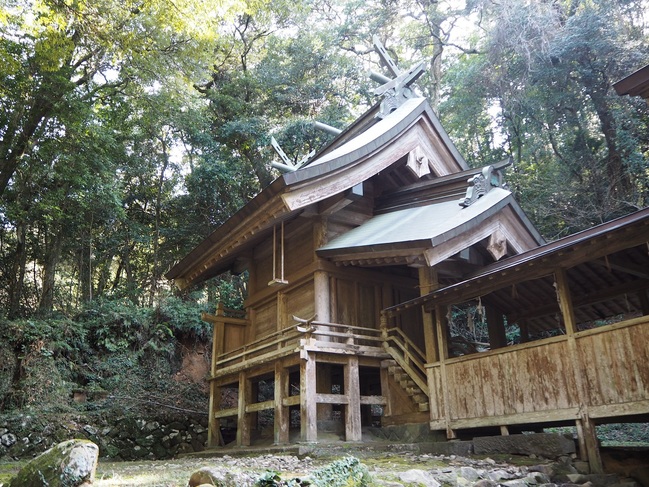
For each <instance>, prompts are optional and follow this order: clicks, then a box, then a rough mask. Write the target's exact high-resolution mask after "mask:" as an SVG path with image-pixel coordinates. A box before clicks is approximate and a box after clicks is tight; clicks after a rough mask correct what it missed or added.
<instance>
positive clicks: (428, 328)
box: [419, 267, 439, 390]
mask: <svg viewBox="0 0 649 487" xmlns="http://www.w3.org/2000/svg"><path fill="white" fill-rule="evenodd" d="M438 288H439V280H438V278H437V270H436V269H435V268H434V267H420V268H419V295H420V296H425V295H426V294H429V293H431V292H433V291H435V290H436V289H438ZM421 314H422V319H423V323H422V325H423V327H424V346H425V352H426V363H431V362H437V361H438V360H439V353H438V351H439V348H438V344H437V335H436V333H435V317H434V316H433V313H428V312H427V311H426V310H425V309H424V307H422V310H421ZM429 390H432V389H430V384H429Z"/></svg>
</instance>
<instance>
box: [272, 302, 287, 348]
mask: <svg viewBox="0 0 649 487" xmlns="http://www.w3.org/2000/svg"><path fill="white" fill-rule="evenodd" d="M286 299H287V298H286V294H285V293H283V292H278V293H277V318H276V319H277V325H276V328H275V330H276V331H281V330H283V329H284V328H286V327H287V326H288V316H287V315H286ZM278 346H279V345H278Z"/></svg>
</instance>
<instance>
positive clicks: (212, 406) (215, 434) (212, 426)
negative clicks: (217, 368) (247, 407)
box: [207, 380, 221, 448]
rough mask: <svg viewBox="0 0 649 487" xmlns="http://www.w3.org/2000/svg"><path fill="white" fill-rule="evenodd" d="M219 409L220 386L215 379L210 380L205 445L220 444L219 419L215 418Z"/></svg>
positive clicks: (210, 446)
mask: <svg viewBox="0 0 649 487" xmlns="http://www.w3.org/2000/svg"><path fill="white" fill-rule="evenodd" d="M220 409H221V388H220V387H218V386H217V385H216V381H214V380H210V403H209V407H208V412H209V417H208V420H207V421H208V425H207V446H208V448H212V447H215V446H219V445H220V444H221V441H220V438H221V421H220V420H219V419H217V418H216V412H217V411H219V410H220Z"/></svg>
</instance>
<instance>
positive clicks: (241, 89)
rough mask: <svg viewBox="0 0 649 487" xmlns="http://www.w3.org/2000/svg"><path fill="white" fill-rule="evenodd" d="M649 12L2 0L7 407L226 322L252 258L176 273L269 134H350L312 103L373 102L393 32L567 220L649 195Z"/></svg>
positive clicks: (545, 225)
mask: <svg viewBox="0 0 649 487" xmlns="http://www.w3.org/2000/svg"><path fill="white" fill-rule="evenodd" d="M648 12H649V2H648V1H647V0H639V1H633V0H535V1H531V0H465V1H462V0H455V1H444V0H439V1H438V0H401V1H390V0H330V1H322V0H318V1H311V0H290V1H288V0H274V1H272V2H270V1H268V0H175V1H170V0H4V1H3V2H2V5H1V7H0V66H2V70H1V72H0V103H1V104H2V109H1V110H0V369H2V370H0V372H3V373H2V374H0V377H5V379H3V380H4V382H3V380H0V410H2V408H3V407H4V408H14V407H18V408H19V407H25V406H28V405H29V404H33V403H37V402H38V401H40V400H43V397H45V396H47V394H45V395H43V394H41V392H42V391H43V390H45V389H44V388H46V387H47V384H46V383H47V380H46V379H47V377H58V378H59V379H60V380H58V382H57V381H54V382H56V384H59V385H60V384H64V383H68V384H77V385H78V384H82V385H84V387H91V388H93V387H94V388H98V389H110V388H111V385H110V384H111V382H110V381H111V380H112V381H113V382H119V381H120V380H121V379H123V377H122V376H120V375H119V374H118V372H119V371H121V372H122V373H123V372H124V371H125V370H130V371H132V370H134V368H137V370H141V371H142V374H143V377H142V383H146V382H147V381H149V382H152V375H151V372H152V371H158V372H157V373H159V374H162V375H164V373H165V372H164V370H166V369H165V367H167V368H169V367H170V366H169V365H168V363H169V358H170V357H172V356H175V355H176V356H177V353H178V350H177V349H178V343H184V344H187V343H191V342H192V341H195V340H197V339H205V338H207V337H208V335H209V333H208V329H207V328H206V325H205V324H203V323H201V322H200V321H199V320H198V316H199V313H200V310H202V309H213V306H214V304H215V303H216V301H218V300H221V301H224V302H225V304H226V306H230V307H237V306H239V305H240V304H241V302H242V299H243V297H244V296H245V282H243V281H241V280H240V279H239V278H236V277H233V276H226V277H224V278H220V279H218V280H212V281H210V282H208V283H206V284H205V285H203V286H201V287H200V288H195V289H192V290H190V291H189V292H187V293H185V294H183V295H178V294H177V293H176V292H175V291H174V289H172V287H171V285H170V283H169V282H167V281H166V279H165V278H164V273H165V271H166V270H168V269H169V268H170V267H171V265H173V263H174V262H176V261H177V260H179V259H180V258H182V257H183V256H184V255H185V254H186V253H187V252H188V251H189V250H191V249H192V248H193V247H194V246H195V245H196V244H197V243H198V242H200V241H201V240H202V239H203V238H204V237H205V236H207V235H208V234H209V233H210V232H211V231H212V230H213V229H214V228H215V227H216V226H218V225H219V224H221V223H223V222H224V221H225V220H226V219H227V218H228V217H229V216H230V215H232V214H233V212H234V211H236V210H237V209H238V208H240V207H241V206H242V205H243V204H244V203H245V202H246V201H247V200H249V199H250V198H251V197H253V196H254V195H255V194H256V193H257V192H259V191H260V189H261V188H263V187H265V186H266V185H268V184H269V183H270V182H271V181H272V180H273V179H274V178H275V177H276V176H277V175H278V173H276V172H275V170H274V169H272V168H271V166H270V162H271V161H272V160H273V157H274V153H273V151H272V149H271V146H270V137H271V136H274V137H275V138H276V139H277V140H278V141H279V143H280V145H281V146H282V148H283V149H284V151H285V152H286V153H287V154H288V155H289V157H290V158H292V159H294V160H296V161H297V160H299V159H301V158H302V157H303V156H304V155H306V154H307V153H308V152H310V151H311V150H312V149H317V148H319V147H321V146H322V145H323V144H325V143H326V142H327V141H328V139H327V137H330V136H328V135H325V134H323V133H322V132H317V131H316V130H314V128H313V126H312V124H311V122H313V121H315V120H317V121H320V122H325V123H327V124H330V125H333V126H336V127H339V128H344V127H345V126H346V125H347V124H349V123H350V122H351V121H352V120H354V119H355V118H356V117H357V116H358V115H359V114H361V113H362V112H363V111H365V110H366V109H367V108H369V107H370V106H371V105H372V104H373V103H375V101H376V100H374V99H373V96H372V95H371V91H370V90H371V89H372V88H373V87H374V83H373V82H372V81H371V80H370V79H369V77H368V72H369V70H373V71H378V72H383V69H382V67H381V66H380V65H379V58H378V56H377V55H376V54H375V53H374V50H373V46H372V35H374V34H376V35H378V37H379V38H380V40H381V41H382V42H383V44H384V45H385V46H386V48H387V49H388V51H389V53H390V55H391V56H392V57H393V58H394V59H395V60H396V61H397V63H398V64H399V65H400V66H402V67H407V66H410V65H412V64H414V63H415V62H418V61H420V60H422V59H425V60H427V62H428V64H429V69H428V71H427V73H426V74H425V75H424V76H423V77H422V78H420V80H419V82H418V87H419V90H420V92H421V93H422V94H424V95H425V96H426V97H427V98H428V99H429V101H430V102H431V105H432V106H433V107H434V109H435V110H436V111H437V113H438V114H439V117H440V119H441V121H442V124H443V126H444V127H445V128H446V130H447V131H448V132H449V134H450V137H451V139H452V140H453V141H454V142H455V144H456V145H457V147H458V149H459V150H460V152H461V153H462V154H463V155H464V157H465V158H466V160H467V162H468V163H469V164H470V165H471V166H484V165H487V164H490V163H493V162H497V161H500V160H503V159H504V158H507V157H512V160H513V166H512V167H511V168H510V169H509V170H508V175H507V180H508V183H509V185H510V188H511V189H512V191H514V193H515V195H516V198H517V199H518V201H519V202H520V204H521V206H522V207H523V209H524V210H525V211H526V213H527V214H528V215H529V217H530V218H531V220H532V221H533V222H534V223H535V224H536V225H537V227H538V228H539V230H540V231H541V233H542V234H543V235H544V236H545V237H546V238H547V239H548V240H552V239H555V238H558V237H561V236H564V235H567V234H570V233H573V232H575V231H578V230H581V229H584V228H588V227H590V226H592V225H594V224H597V223H601V222H604V221H607V220H610V219H612V218H614V217H617V216H620V215H623V214H626V213H629V212H631V211H633V210H636V209H638V208H642V207H644V206H646V205H647V204H648V202H647V198H648V196H649V162H648V160H647V155H648V153H649V109H648V107H647V104H646V103H645V102H644V101H642V100H640V99H632V98H629V97H618V96H617V95H616V94H615V93H614V90H613V89H612V84H613V83H614V82H616V81H618V80H619V79H621V78H623V77H625V76H627V75H629V74H630V73H632V72H633V71H635V70H637V69H638V68H640V67H642V66H643V65H645V64H647V63H649V23H648V22H649V13H648ZM174 354H175V355H174ZM36 358H38V360H40V363H41V367H40V368H39V369H38V370H39V371H40V372H39V374H41V375H38V374H36V373H32V374H31V375H30V372H29V371H30V369H29V366H30V363H34V361H35V360H36ZM100 359H101V360H100ZM111 360H112V362H111ZM147 360H149V362H148V363H149V365H148V366H145V363H146V361H147ZM30 361H31V362H30ZM42 364H49V365H46V366H43V365H42ZM164 364H167V365H164ZM136 365H137V367H136ZM168 372H169V374H172V373H173V370H171V369H170V370H169V371H168ZM134 375H135V374H134ZM21 381H22V382H21ZM30 381H31V382H30ZM54 382H53V385H52V386H51V387H53V388H54V387H55V386H56V384H54ZM153 382H155V381H153ZM56 387H59V386H56ZM113 387H114V384H113ZM138 387H139V386H138ZM165 387H167V386H165ZM163 389H164V388H163V387H162V386H160V387H159V388H158V390H163ZM46 392H47V391H46ZM50 392H52V393H54V392H55V391H54V389H52V391H50ZM176 392H177V393H178V394H179V395H182V391H180V389H177V390H176ZM133 394H135V392H133ZM183 397H185V398H186V397H188V396H187V395H184V396H183Z"/></svg>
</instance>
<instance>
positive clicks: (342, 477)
mask: <svg viewBox="0 0 649 487" xmlns="http://www.w3.org/2000/svg"><path fill="white" fill-rule="evenodd" d="M311 480H313V483H314V485H316V486H318V487H363V486H366V485H371V482H372V478H371V476H370V473H369V471H368V470H367V467H366V466H365V465H363V464H362V463H361V461H360V460H359V459H358V458H356V457H353V456H347V457H344V458H341V459H339V460H335V461H333V462H331V463H330V464H329V465H327V466H325V467H323V468H320V469H318V470H316V471H315V472H313V473H312V474H311Z"/></svg>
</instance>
